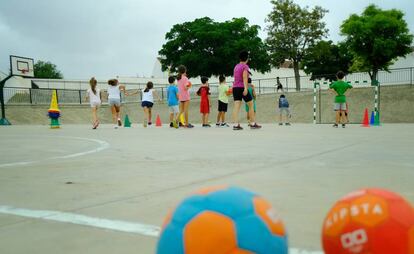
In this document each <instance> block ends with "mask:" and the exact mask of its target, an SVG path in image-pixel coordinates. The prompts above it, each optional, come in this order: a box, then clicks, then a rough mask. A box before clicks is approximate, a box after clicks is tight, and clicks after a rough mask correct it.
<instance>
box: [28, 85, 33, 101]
mask: <svg viewBox="0 0 414 254" xmlns="http://www.w3.org/2000/svg"><path fill="white" fill-rule="evenodd" d="M29 101H30V105H32V104H33V100H32V89H31V88H29Z"/></svg>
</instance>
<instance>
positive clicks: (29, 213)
mask: <svg viewBox="0 0 414 254" xmlns="http://www.w3.org/2000/svg"><path fill="white" fill-rule="evenodd" d="M0 213H3V214H9V215H17V216H22V217H27V218H35V219H42V220H51V221H58V222H64V223H71V224H76V225H83V226H89V227H95V228H103V229H110V230H114V231H119V232H126V233H133V234H139V235H145V236H151V237H158V235H159V233H160V230H161V228H160V227H158V226H153V225H148V224H141V223H136V222H128V221H121V220H108V219H102V218H96V217H89V216H85V215H81V214H76V213H65V212H59V211H49V210H31V209H23V208H15V207H11V206H1V205H0ZM289 254H323V252H321V251H307V250H302V249H297V248H290V249H289Z"/></svg>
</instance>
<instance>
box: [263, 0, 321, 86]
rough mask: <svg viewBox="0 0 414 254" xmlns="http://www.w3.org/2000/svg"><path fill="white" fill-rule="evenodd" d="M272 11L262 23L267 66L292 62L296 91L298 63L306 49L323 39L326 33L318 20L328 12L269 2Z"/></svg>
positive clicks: (289, 0) (286, 0) (288, 2)
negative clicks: (267, 52) (264, 26)
mask: <svg viewBox="0 0 414 254" xmlns="http://www.w3.org/2000/svg"><path fill="white" fill-rule="evenodd" d="M271 3H272V4H273V10H272V12H271V13H270V14H269V15H268V17H267V19H266V21H267V22H268V23H269V25H268V27H267V31H268V38H267V39H266V45H267V46H268V49H269V52H270V58H271V64H272V65H273V66H275V67H279V65H280V64H281V63H283V62H284V61H285V59H290V60H293V67H294V70H295V78H296V88H297V89H298V90H299V89H300V78H299V63H300V61H302V58H303V57H304V56H305V55H306V50H307V48H308V47H309V46H312V45H314V44H316V43H317V42H318V41H319V40H321V39H322V38H323V37H325V36H326V34H327V32H328V30H327V29H326V28H325V23H324V22H322V21H321V20H322V18H323V17H324V15H325V13H327V12H328V11H327V10H325V9H323V8H322V7H319V6H316V7H314V8H313V9H312V10H309V9H308V7H306V8H301V7H300V6H299V5H298V4H295V3H294V2H293V1H292V0H272V1H271Z"/></svg>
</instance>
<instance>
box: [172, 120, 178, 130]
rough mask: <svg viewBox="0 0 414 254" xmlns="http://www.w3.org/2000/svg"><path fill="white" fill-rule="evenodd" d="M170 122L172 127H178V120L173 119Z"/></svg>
mask: <svg viewBox="0 0 414 254" xmlns="http://www.w3.org/2000/svg"><path fill="white" fill-rule="evenodd" d="M172 124H173V127H174V128H176V129H178V126H179V125H178V121H174V122H173V123H172Z"/></svg>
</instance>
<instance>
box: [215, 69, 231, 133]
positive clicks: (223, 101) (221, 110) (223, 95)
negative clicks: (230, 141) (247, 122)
mask: <svg viewBox="0 0 414 254" xmlns="http://www.w3.org/2000/svg"><path fill="white" fill-rule="evenodd" d="M219 81H220V85H219V89H218V90H219V99H218V114H217V123H216V127H230V126H229V125H228V124H227V123H226V112H227V106H228V104H229V95H230V88H229V86H228V85H227V84H226V78H225V77H224V76H223V75H221V76H220V77H219Z"/></svg>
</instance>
